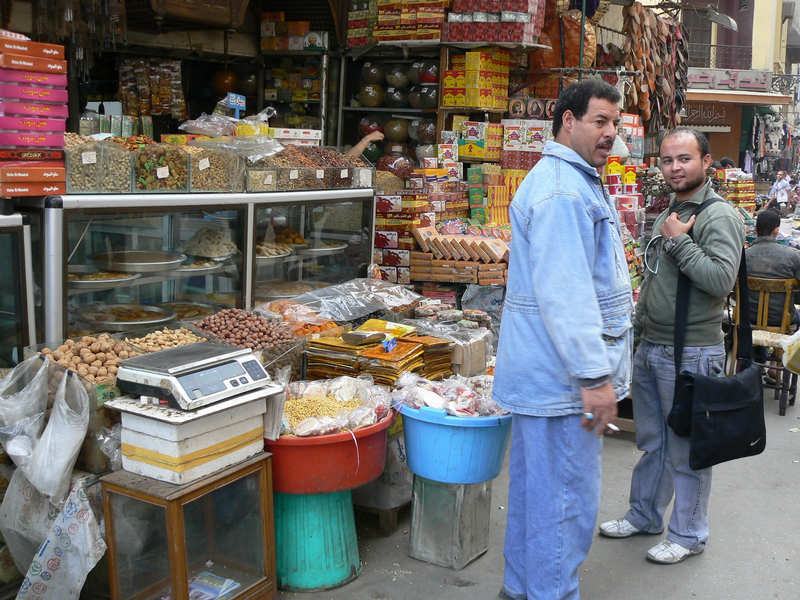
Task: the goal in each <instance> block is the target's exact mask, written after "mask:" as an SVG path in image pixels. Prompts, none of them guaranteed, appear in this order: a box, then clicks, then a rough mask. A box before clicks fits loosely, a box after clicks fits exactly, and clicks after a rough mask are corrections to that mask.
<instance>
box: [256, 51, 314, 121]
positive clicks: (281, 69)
mask: <svg viewBox="0 0 800 600" xmlns="http://www.w3.org/2000/svg"><path fill="white" fill-rule="evenodd" d="M320 75H321V73H320V63H319V61H313V62H312V61H311V60H307V61H306V62H304V63H302V64H299V63H286V64H281V65H280V66H276V67H273V68H268V69H267V70H266V71H265V73H264V99H265V100H268V101H277V102H306V101H308V100H319V99H320V95H321V93H322V79H321V78H320ZM286 124H287V125H289V126H291V127H295V126H296V125H295V123H293V122H291V121H289V120H288V119H287V123H286ZM316 126H317V127H319V124H317V125H316Z"/></svg>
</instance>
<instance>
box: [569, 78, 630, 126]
mask: <svg viewBox="0 0 800 600" xmlns="http://www.w3.org/2000/svg"><path fill="white" fill-rule="evenodd" d="M592 98H600V99H601V100H608V101H609V102H612V103H614V104H616V103H617V102H619V101H620V100H621V99H622V96H621V95H620V93H619V91H618V90H617V88H615V87H614V86H613V85H611V84H609V83H606V82H605V81H601V80H600V79H585V80H583V81H579V82H578V83H573V84H572V85H570V86H569V87H566V88H564V89H563V90H561V94H559V96H558V102H556V108H555V110H554V111H553V137H558V132H559V131H561V125H562V122H563V118H564V113H565V112H566V111H568V110H569V111H572V114H573V115H575V118H576V119H581V118H583V115H585V114H586V111H587V110H588V109H589V100H591V99H592Z"/></svg>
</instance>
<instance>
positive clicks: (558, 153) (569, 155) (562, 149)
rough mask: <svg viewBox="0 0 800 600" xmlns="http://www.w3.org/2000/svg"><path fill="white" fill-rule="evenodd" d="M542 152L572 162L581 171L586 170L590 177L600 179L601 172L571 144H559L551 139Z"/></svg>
mask: <svg viewBox="0 0 800 600" xmlns="http://www.w3.org/2000/svg"><path fill="white" fill-rule="evenodd" d="M542 154H543V155H545V156H555V157H556V158H560V159H561V160H564V161H566V162H568V163H570V164H571V165H573V166H574V167H576V168H578V169H580V170H581V171H584V172H585V173H586V174H587V175H589V176H590V177H593V178H594V179H600V174H599V173H598V172H597V169H596V168H595V167H593V166H592V165H590V164H589V163H587V162H586V161H585V160H583V158H581V156H580V154H578V153H577V152H575V150H573V149H572V148H570V147H569V146H565V145H564V144H559V143H558V142H554V141H552V140H550V141H548V142H547V143H546V144H545V145H544V152H543V153H542Z"/></svg>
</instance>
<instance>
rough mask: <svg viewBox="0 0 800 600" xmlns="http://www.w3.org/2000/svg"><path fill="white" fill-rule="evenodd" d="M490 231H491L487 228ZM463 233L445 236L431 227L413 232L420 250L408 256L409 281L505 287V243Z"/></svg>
mask: <svg viewBox="0 0 800 600" xmlns="http://www.w3.org/2000/svg"><path fill="white" fill-rule="evenodd" d="M490 229H491V228H490ZM486 233H487V236H486V237H484V236H482V235H475V234H473V235H466V234H445V233H440V232H438V231H437V230H436V229H435V228H433V227H429V228H424V227H419V228H415V229H414V239H415V240H416V241H417V243H418V244H419V246H420V248H421V249H422V251H421V252H418V251H414V252H411V253H410V257H409V258H410V261H411V280H412V281H440V282H441V281H447V282H450V283H477V284H479V285H491V284H501V285H502V284H505V282H506V276H507V268H508V265H507V260H508V250H509V247H508V243H507V242H506V241H505V240H503V239H500V238H496V237H488V234H490V233H492V232H491V230H488V231H486Z"/></svg>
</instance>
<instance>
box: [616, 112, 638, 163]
mask: <svg viewBox="0 0 800 600" xmlns="http://www.w3.org/2000/svg"><path fill="white" fill-rule="evenodd" d="M621 117H622V123H621V124H620V128H619V135H620V137H621V138H622V140H623V141H624V142H625V145H626V146H627V147H628V151H629V152H630V153H631V157H630V159H629V160H628V164H637V165H641V164H642V163H643V161H644V127H643V126H642V122H641V118H640V117H639V115H633V114H627V113H623V114H622V115H621Z"/></svg>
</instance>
